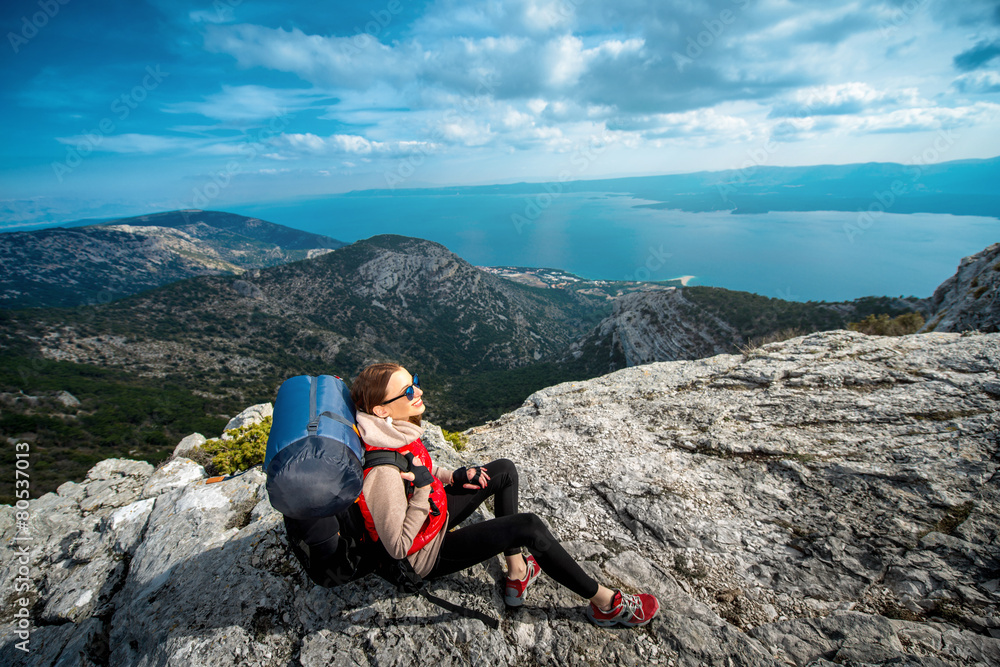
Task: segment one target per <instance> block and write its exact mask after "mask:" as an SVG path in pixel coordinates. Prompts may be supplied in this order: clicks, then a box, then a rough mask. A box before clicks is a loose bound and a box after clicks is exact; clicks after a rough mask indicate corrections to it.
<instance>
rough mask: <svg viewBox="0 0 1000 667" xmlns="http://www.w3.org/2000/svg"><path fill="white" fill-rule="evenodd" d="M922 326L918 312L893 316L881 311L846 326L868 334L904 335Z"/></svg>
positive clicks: (914, 331) (922, 319) (921, 316)
mask: <svg viewBox="0 0 1000 667" xmlns="http://www.w3.org/2000/svg"><path fill="white" fill-rule="evenodd" d="M922 326H924V317H923V315H921V314H920V313H906V314H905V315H900V316H899V317H893V318H890V317H889V316H888V315H886V314H885V313H883V314H881V315H878V316H877V317H876V316H875V315H869V316H868V317H866V318H865V319H863V320H861V321H860V322H850V323H848V325H847V328H848V329H850V330H851V331H860V332H861V333H864V334H868V335H869V336H905V335H907V334H912V333H916V332H917V331H918V330H919V329H920V327H922Z"/></svg>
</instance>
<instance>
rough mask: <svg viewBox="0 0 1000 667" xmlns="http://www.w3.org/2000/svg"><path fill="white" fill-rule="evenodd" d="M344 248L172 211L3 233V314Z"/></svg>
mask: <svg viewBox="0 0 1000 667" xmlns="http://www.w3.org/2000/svg"><path fill="white" fill-rule="evenodd" d="M343 245H344V244H343V243H342V242H340V241H337V240H336V239H332V238H329V237H326V236H320V235H319V234H310V233H308V232H303V231H299V230H297V229H292V228H290V227H284V226H282V225H277V224H274V223H271V222H265V221H263V220H258V219H256V218H248V217H246V216H242V215H235V214H232V213H223V212H219V211H195V210H190V211H171V212H168V213H158V214H154V215H144V216H140V217H134V218H122V219H119V220H113V221H109V222H104V223H102V224H97V225H88V226H83V227H71V228H62V227H55V228H50V229H43V230H39V231H32V232H9V233H3V234H0V308H28V307H50V306H59V307H69V306H77V305H82V304H89V303H105V302H108V301H112V300H114V299H118V298H121V297H123V296H128V295H130V294H136V293H138V292H141V291H143V290H147V289H150V288H153V287H158V286H160V285H166V284H169V283H172V282H175V281H177V280H182V279H184V278H190V277H192V276H200V275H211V274H239V273H242V272H243V271H245V270H247V269H255V268H264V267H269V266H275V265H278V264H285V263H287V262H290V261H295V260H299V259H306V258H308V257H314V256H316V255H318V254H322V253H324V252H329V251H330V250H333V249H336V248H339V247H341V246H343Z"/></svg>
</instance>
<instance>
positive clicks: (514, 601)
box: [503, 595, 524, 607]
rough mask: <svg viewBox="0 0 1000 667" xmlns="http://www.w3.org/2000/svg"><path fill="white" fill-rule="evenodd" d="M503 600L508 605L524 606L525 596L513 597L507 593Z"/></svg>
mask: <svg viewBox="0 0 1000 667" xmlns="http://www.w3.org/2000/svg"><path fill="white" fill-rule="evenodd" d="M503 601H504V602H505V603H506V604H507V606H508V607H522V606H524V598H521V597H511V596H508V595H505V596H504V598H503Z"/></svg>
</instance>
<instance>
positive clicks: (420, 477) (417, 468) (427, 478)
mask: <svg viewBox="0 0 1000 667" xmlns="http://www.w3.org/2000/svg"><path fill="white" fill-rule="evenodd" d="M406 460H407V461H409V462H410V470H411V471H412V472H400V473H399V476H400V477H401V478H403V479H405V480H407V481H410V482H413V485H414V486H415V487H416V488H418V489H422V488H424V487H425V486H430V485H431V483H432V482H433V481H434V476H433V475H431V471H430V470H428V469H427V467H426V466H424V464H423V463H421V462H420V459H418V458H416V457H415V456H413V454H412V453H410V454H407V455H406Z"/></svg>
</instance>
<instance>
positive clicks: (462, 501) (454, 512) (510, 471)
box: [444, 459, 517, 528]
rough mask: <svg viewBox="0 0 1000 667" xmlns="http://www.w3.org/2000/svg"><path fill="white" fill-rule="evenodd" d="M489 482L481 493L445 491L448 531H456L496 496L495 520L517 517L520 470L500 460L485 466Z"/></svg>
mask: <svg viewBox="0 0 1000 667" xmlns="http://www.w3.org/2000/svg"><path fill="white" fill-rule="evenodd" d="M483 467H484V468H486V472H487V473H488V474H489V476H490V481H489V482H488V483H487V485H486V486H485V487H484V488H481V489H466V488H465V487H463V486H461V485H454V484H449V485H448V486H446V487H444V490H445V493H447V494H448V528H454V527H455V526H457V525H458V524H460V523H462V522H463V521H465V520H466V519H468V518H469V516H471V515H472V513H473V512H474V511H476V508H477V507H479V506H480V505H482V504H483V501H485V500H486V499H487V498H489V497H490V496H493V495H495V496H496V502H495V503H494V508H493V509H494V510H495V512H494V513H495V514H496V516H498V517H500V516H508V515H510V514H517V467H516V466H515V465H514V463H513V461H510V460H509V459H498V460H496V461H493V462H492V463H487V464H486V465H484V466H483Z"/></svg>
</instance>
